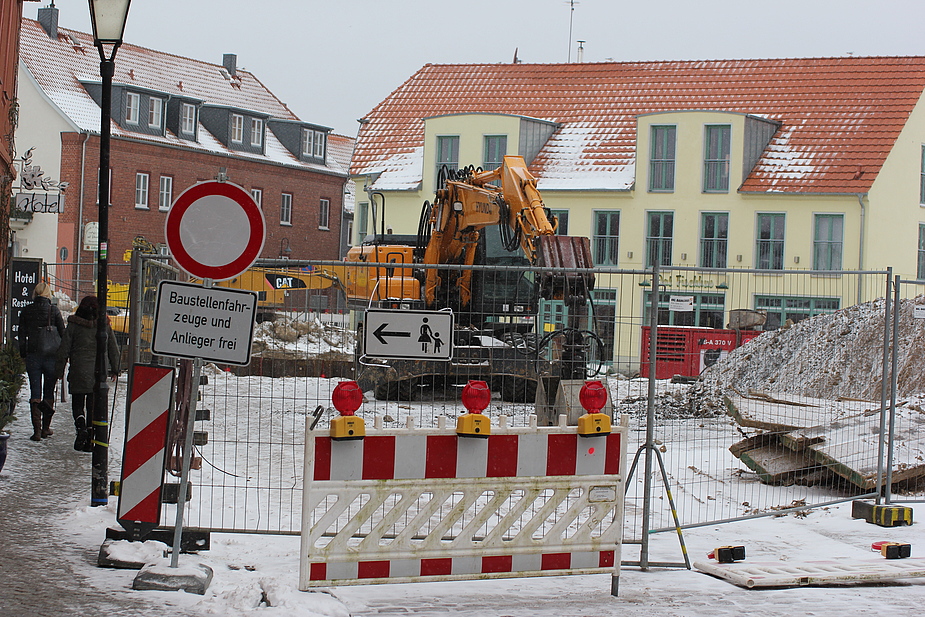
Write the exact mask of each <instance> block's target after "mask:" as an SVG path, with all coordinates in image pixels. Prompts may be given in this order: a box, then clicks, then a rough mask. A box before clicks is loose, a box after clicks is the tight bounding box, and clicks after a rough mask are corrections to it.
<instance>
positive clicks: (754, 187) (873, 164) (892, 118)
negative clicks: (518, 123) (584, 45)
mask: <svg viewBox="0 0 925 617" xmlns="http://www.w3.org/2000/svg"><path fill="white" fill-rule="evenodd" d="M923 89H925V57H920V56H915V57H843V58H795V59H767V60H711V61H664V62H621V63H595V64H492V65H482V64H458V65H433V64H428V65H426V66H424V67H422V68H421V69H420V70H419V71H418V72H417V73H415V74H414V75H412V76H411V77H410V78H409V79H408V80H407V81H406V82H405V83H403V84H402V85H401V86H399V87H398V88H397V89H396V90H395V91H394V92H392V93H391V94H390V95H389V96H388V97H386V99H385V100H383V101H382V102H381V103H379V104H378V105H377V106H376V107H375V108H374V109H373V110H372V111H370V112H369V113H368V114H367V115H366V116H365V118H363V121H362V123H361V126H360V130H359V134H358V136H357V145H356V150H355V152H354V158H353V163H352V167H351V169H350V171H351V173H352V174H354V175H360V174H370V173H375V172H378V171H382V172H383V176H381V177H380V180H379V182H382V183H385V181H386V175H387V174H388V175H391V176H399V175H400V177H401V181H400V182H396V181H394V180H390V181H389V182H388V183H387V184H388V186H399V185H400V186H404V187H406V188H411V187H414V186H416V185H417V183H418V182H420V180H421V177H422V174H423V173H424V169H423V159H422V158H421V157H420V155H419V154H418V152H419V150H420V149H421V148H422V147H423V141H424V122H423V120H422V119H423V118H427V117H433V116H441V115H447V114H459V113H494V114H513V115H521V116H527V117H535V118H546V119H549V120H552V121H554V122H556V123H557V124H558V125H559V127H558V129H557V130H556V131H555V132H554V133H553V135H552V137H551V138H550V139H549V140H548V141H547V142H546V144H545V145H544V147H543V148H542V150H540V152H539V154H538V155H537V157H536V158H535V159H534V160H533V162H532V164H531V171H532V172H533V173H534V174H535V175H536V176H537V177H538V178H539V186H540V187H542V188H546V189H568V188H581V189H593V188H598V189H609V190H627V189H629V188H631V187H632V183H633V177H634V175H635V163H636V161H635V156H636V152H635V149H636V120H637V118H638V117H639V116H640V115H643V114H652V113H664V112H672V111H690V110H712V111H725V112H734V113H744V114H750V115H752V116H755V117H757V118H762V119H765V120H768V121H772V122H777V123H780V128H779V129H778V131H777V133H776V135H775V136H774V137H773V138H772V140H771V142H770V144H769V145H768V147H767V149H766V150H765V152H764V154H763V156H762V158H761V159H760V160H759V161H758V163H757V164H756V165H755V167H754V168H753V169H752V171H751V174H750V175H749V176H748V177H747V178H746V180H745V182H744V184H743V185H742V187H741V188H740V190H742V191H745V192H775V191H784V192H809V193H812V192H816V193H859V192H866V191H867V190H869V189H870V186H871V184H872V183H873V181H874V179H875V178H876V176H877V173H878V172H879V170H880V167H881V166H882V165H883V162H884V160H885V159H886V156H887V154H888V153H889V151H890V150H891V148H892V147H893V145H894V143H895V141H896V139H897V137H898V136H899V132H900V131H901V130H902V128H903V126H904V125H905V123H906V120H907V119H908V117H909V114H910V113H911V112H912V109H913V108H914V107H915V105H916V104H917V103H918V100H919V98H920V96H921V94H922V91H923ZM414 165H416V167H414Z"/></svg>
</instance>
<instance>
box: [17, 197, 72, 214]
mask: <svg viewBox="0 0 925 617" xmlns="http://www.w3.org/2000/svg"><path fill="white" fill-rule="evenodd" d="M16 209H17V210H20V211H21V212H52V213H61V212H64V194H63V193H57V194H52V193H17V194H16Z"/></svg>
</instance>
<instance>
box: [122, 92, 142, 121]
mask: <svg viewBox="0 0 925 617" xmlns="http://www.w3.org/2000/svg"><path fill="white" fill-rule="evenodd" d="M140 109H141V97H140V96H139V95H138V94H136V93H134V92H126V94H125V123H126V124H138V113H139V110H140Z"/></svg>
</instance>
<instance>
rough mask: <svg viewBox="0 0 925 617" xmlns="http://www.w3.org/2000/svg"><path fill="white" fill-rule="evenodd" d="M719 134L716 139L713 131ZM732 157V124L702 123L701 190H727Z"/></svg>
mask: <svg viewBox="0 0 925 617" xmlns="http://www.w3.org/2000/svg"><path fill="white" fill-rule="evenodd" d="M714 132H716V133H718V134H719V135H720V137H721V138H720V139H719V140H718V141H717V140H715V139H713V138H712V137H713V133H714ZM731 159H732V125H731V124H705V125H703V192H704V193H728V192H729V166H730V161H731Z"/></svg>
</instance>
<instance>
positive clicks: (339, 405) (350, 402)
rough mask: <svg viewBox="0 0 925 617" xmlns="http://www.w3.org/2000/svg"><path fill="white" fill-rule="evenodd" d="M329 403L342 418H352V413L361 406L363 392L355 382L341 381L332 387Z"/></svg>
mask: <svg viewBox="0 0 925 617" xmlns="http://www.w3.org/2000/svg"><path fill="white" fill-rule="evenodd" d="M331 402H332V403H334V409H336V410H337V411H339V412H340V415H342V416H352V415H353V412H355V411H356V410H357V409H359V408H360V405H362V404H363V391H362V390H360V386H359V385H357V382H355V381H342V382H340V383H339V384H337V386H335V387H334V392H332V393H331Z"/></svg>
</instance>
